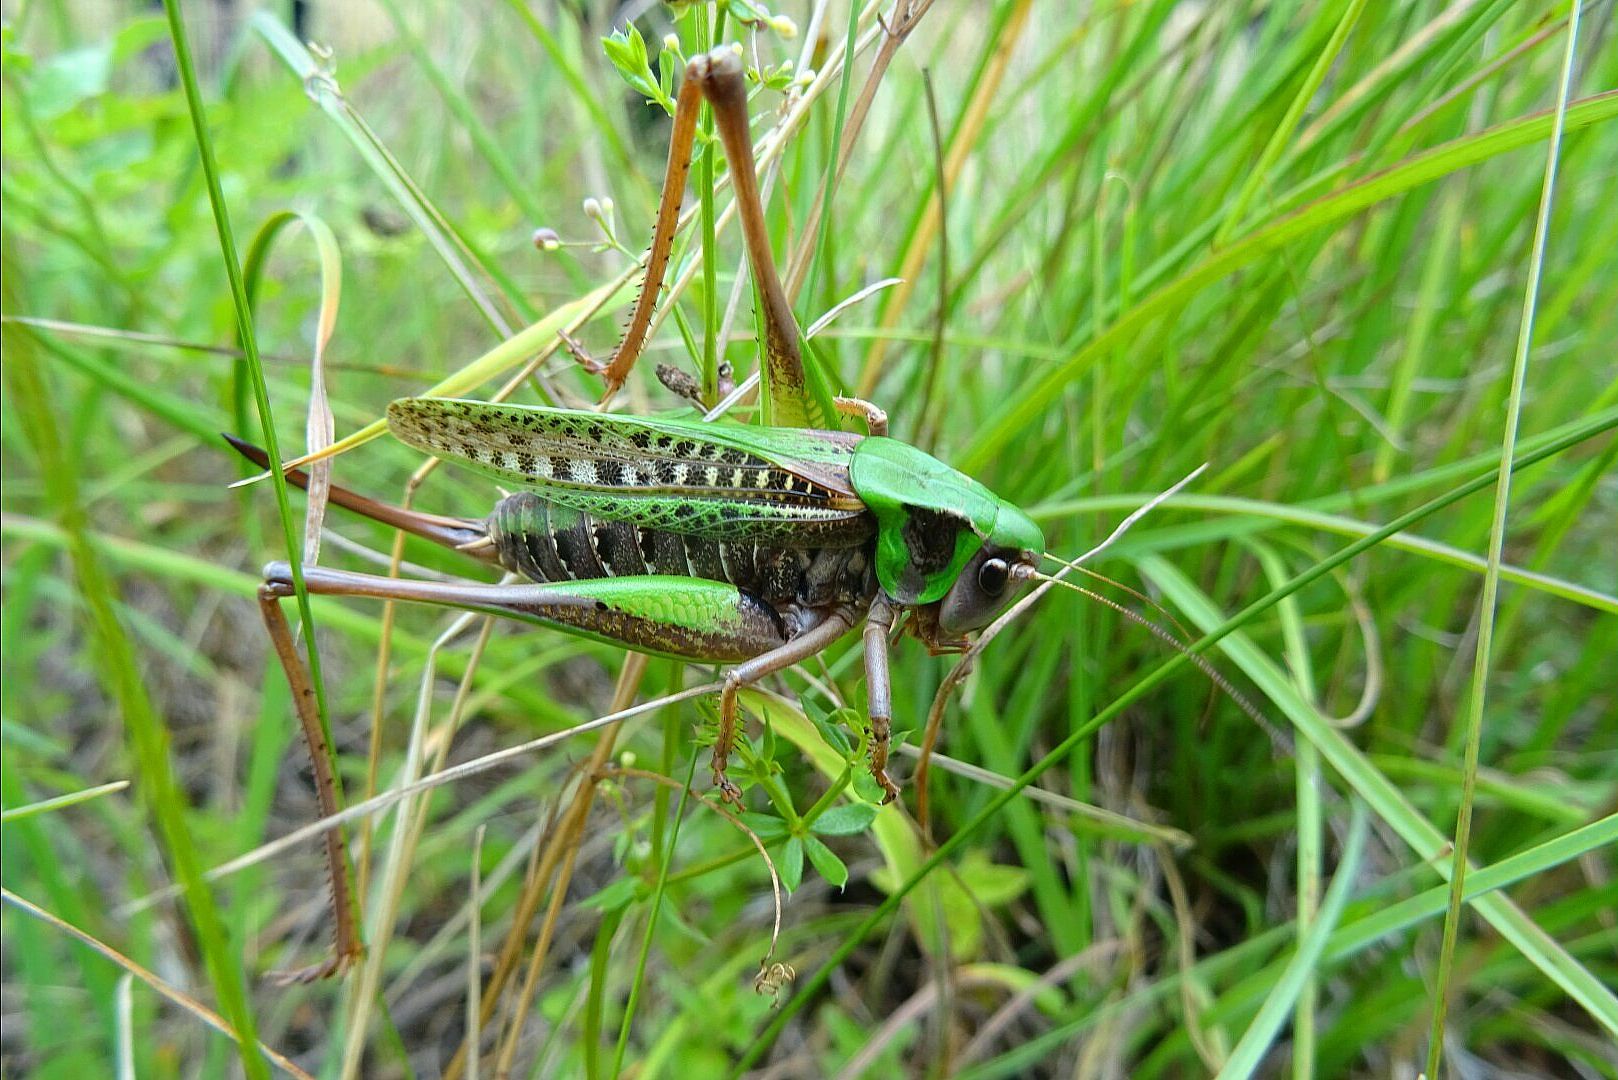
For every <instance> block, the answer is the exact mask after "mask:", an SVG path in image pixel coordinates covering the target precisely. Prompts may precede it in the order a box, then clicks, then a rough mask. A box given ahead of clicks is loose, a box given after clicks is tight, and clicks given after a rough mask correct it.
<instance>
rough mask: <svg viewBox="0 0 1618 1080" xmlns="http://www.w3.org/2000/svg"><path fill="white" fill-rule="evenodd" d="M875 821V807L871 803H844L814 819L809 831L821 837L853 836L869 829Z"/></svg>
mask: <svg viewBox="0 0 1618 1080" xmlns="http://www.w3.org/2000/svg"><path fill="white" fill-rule="evenodd" d="M875 820H876V807H875V806H873V805H872V804H871V803H846V804H844V805H842V806H834V807H832V808H831V809H830V810H827V811H826V812H825V813H824V814H821V815H820V816H819V817H817V818H815V820H814V821H812V822H810V824H809V829H810V831H812V832H816V833H819V834H820V835H821V836H853V835H854V834H855V833H862V832H864V831H865V830H866V829H868V828H870V827H871V822H873V821H875Z"/></svg>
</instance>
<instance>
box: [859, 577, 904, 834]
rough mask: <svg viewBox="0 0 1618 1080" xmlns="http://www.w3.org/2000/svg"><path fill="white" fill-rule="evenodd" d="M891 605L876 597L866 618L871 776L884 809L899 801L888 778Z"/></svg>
mask: <svg viewBox="0 0 1618 1080" xmlns="http://www.w3.org/2000/svg"><path fill="white" fill-rule="evenodd" d="M893 616H894V610H893V603H892V601H890V600H889V599H888V598H887V597H886V596H884V595H881V594H878V595H877V598H876V599H875V600H874V601H872V602H871V610H870V612H869V613H868V614H867V615H866V616H865V693H866V700H867V702H868V709H867V711H868V712H869V713H870V716H871V776H872V777H874V778H875V779H876V782H877V783H878V784H881V785H882V791H883V792H884V794H883V796H882V802H883V804H884V805H886V804H887V803H890V802H892V801H893V800H894V799H896V798H898V797H899V785H897V784H895V783H894V782H893V781H892V779H890V778H889V777H888V742H889V740H890V739H891V738H892V731H893V686H892V682H891V681H890V680H889V678H888V634H889V632H890V631H892V629H893Z"/></svg>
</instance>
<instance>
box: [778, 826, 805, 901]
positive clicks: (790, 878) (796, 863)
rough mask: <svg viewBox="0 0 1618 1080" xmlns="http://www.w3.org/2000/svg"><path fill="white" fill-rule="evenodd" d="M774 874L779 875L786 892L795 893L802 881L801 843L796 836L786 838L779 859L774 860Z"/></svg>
mask: <svg viewBox="0 0 1618 1080" xmlns="http://www.w3.org/2000/svg"><path fill="white" fill-rule="evenodd" d="M775 872H776V873H778V874H780V875H781V884H782V885H785V886H786V889H787V892H797V891H798V885H799V884H800V883H801V882H802V881H803V841H802V840H799V839H798V838H797V837H796V836H789V837H787V842H786V846H785V847H783V848H782V849H781V857H780V858H779V859H778V860H776V864H775Z"/></svg>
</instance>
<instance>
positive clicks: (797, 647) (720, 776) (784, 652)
mask: <svg viewBox="0 0 1618 1080" xmlns="http://www.w3.org/2000/svg"><path fill="white" fill-rule="evenodd" d="M853 625H854V612H852V611H850V610H849V609H848V608H837V609H836V610H834V611H832V612H831V613H830V614H829V615H827V616H826V618H825V619H824V620H822V621H821V622H819V623H817V624H815V625H814V626H812V627H810V628H809V629H808V630H805V631H804V632H803V633H801V634H799V635H798V636H797V637H795V638H793V639H792V640H790V641H788V642H787V643H786V644H785V645H782V646H780V647H779V648H775V649H772V650H770V651H769V652H767V653H763V654H762V655H759V656H755V657H753V659H751V660H748V661H747V662H745V663H742V664H737V665H736V666H735V667H733V668H731V669H730V670H729V671H728V672H726V673H725V688H724V690H723V691H721V692H720V695H719V737H718V738H717V739H715V740H714V745H713V783H714V787H716V788H718V789H719V794H720V796H721V797H722V798H723V799H725V801H726V802H730V803H734V804H735V805H737V806H740V805H741V802H742V789H741V788H740V787H738V786H736V782H735V781H734V780H732V779H731V778H730V777H729V776H728V775H727V774H726V772H725V769H726V766H727V765H728V764H729V759H730V751H731V749H732V747H734V746H735V744H736V713H737V703H736V695H737V693H738V692H739V691H740V690H741V688H742V687H744V686H750V685H752V684H753V683H756V682H758V681H759V680H760V679H762V678H764V677H765V676H766V675H773V674H774V673H775V672H777V671H785V670H786V669H787V668H789V667H791V666H792V665H793V664H797V663H801V662H802V661H804V660H807V659H809V657H811V656H814V655H815V654H816V653H818V652H821V651H823V650H825V649H827V648H829V647H830V646H831V645H832V644H833V643H835V642H836V641H837V639H838V638H840V637H842V636H843V635H844V634H846V633H847V632H848V631H849V630H850V629H851V628H852V627H853Z"/></svg>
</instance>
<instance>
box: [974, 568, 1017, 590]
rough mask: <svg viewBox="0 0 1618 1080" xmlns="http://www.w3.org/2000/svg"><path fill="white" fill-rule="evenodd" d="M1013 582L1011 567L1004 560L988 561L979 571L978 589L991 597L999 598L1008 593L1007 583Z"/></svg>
mask: <svg viewBox="0 0 1618 1080" xmlns="http://www.w3.org/2000/svg"><path fill="white" fill-rule="evenodd" d="M1010 580H1011V567H1010V566H1008V565H1007V564H1006V560H1004V559H988V560H985V561H984V563H983V565H982V566H981V567H980V568H979V569H978V588H980V589H982V590H983V591H984V592H985V593H987V594H988V595H989V596H999V595H1000V594H1001V593H1003V592H1005V591H1006V582H1008V581H1010Z"/></svg>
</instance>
